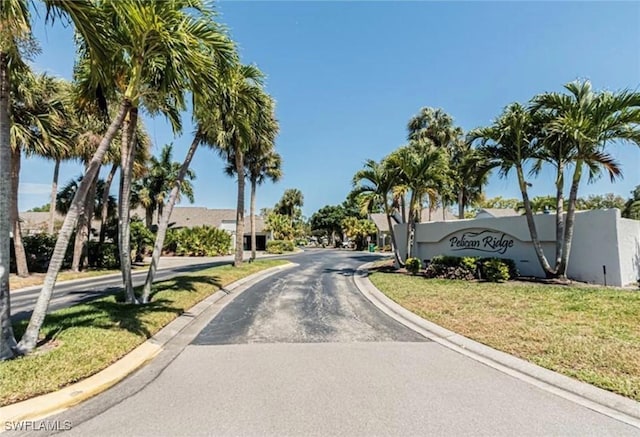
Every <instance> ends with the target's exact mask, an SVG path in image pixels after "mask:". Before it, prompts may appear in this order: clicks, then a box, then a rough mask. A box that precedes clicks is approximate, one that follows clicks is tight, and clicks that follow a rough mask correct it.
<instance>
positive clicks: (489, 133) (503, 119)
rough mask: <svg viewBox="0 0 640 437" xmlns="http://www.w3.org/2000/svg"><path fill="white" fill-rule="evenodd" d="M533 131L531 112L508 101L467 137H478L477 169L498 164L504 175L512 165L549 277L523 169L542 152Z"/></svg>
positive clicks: (540, 260) (487, 169)
mask: <svg viewBox="0 0 640 437" xmlns="http://www.w3.org/2000/svg"><path fill="white" fill-rule="evenodd" d="M536 135H537V132H536V130H535V127H534V124H533V121H532V117H531V113H530V112H529V111H527V109H526V108H525V107H524V106H522V105H520V104H519V103H512V104H511V105H509V106H507V107H506V108H505V110H504V112H503V113H502V115H500V117H498V118H497V119H496V120H495V121H494V123H493V124H492V125H491V126H489V127H484V128H479V129H474V130H473V131H471V132H470V134H469V139H470V140H471V141H476V140H479V141H480V144H481V145H480V148H479V152H480V154H481V155H482V157H483V160H484V161H485V165H484V166H483V168H481V169H480V172H481V173H487V172H488V171H490V170H491V169H493V168H498V175H499V176H500V177H506V176H507V175H508V174H509V172H510V171H511V170H512V169H515V171H516V175H517V180H518V186H519V188H520V192H521V194H522V200H523V206H524V209H525V216H526V219H527V226H528V227H529V233H530V234H531V241H532V243H533V247H534V249H535V252H536V256H537V257H538V261H539V262H540V265H541V266H542V269H543V271H544V272H545V275H546V276H547V277H551V276H553V274H554V270H553V269H552V267H551V266H550V265H549V262H548V260H547V258H546V257H545V254H544V252H543V251H542V245H541V244H540V240H539V238H538V231H537V229H536V225H535V222H534V220H533V211H532V209H531V201H530V200H529V193H528V187H529V186H530V183H529V182H528V181H527V180H526V178H525V170H524V166H525V165H526V164H527V163H528V162H531V161H533V160H535V159H538V158H539V157H540V156H541V155H542V152H541V148H540V144H539V142H538V141H537V136H536Z"/></svg>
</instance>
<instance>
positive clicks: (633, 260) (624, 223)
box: [617, 218, 640, 285]
mask: <svg viewBox="0 0 640 437" xmlns="http://www.w3.org/2000/svg"><path fill="white" fill-rule="evenodd" d="M617 230H618V241H619V243H620V245H619V248H620V251H619V257H620V276H621V282H622V284H623V285H629V284H637V283H638V280H639V279H640V221H638V220H630V219H625V218H623V219H619V220H618V229H617Z"/></svg>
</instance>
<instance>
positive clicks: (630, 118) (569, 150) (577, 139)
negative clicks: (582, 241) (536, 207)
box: [532, 80, 640, 279]
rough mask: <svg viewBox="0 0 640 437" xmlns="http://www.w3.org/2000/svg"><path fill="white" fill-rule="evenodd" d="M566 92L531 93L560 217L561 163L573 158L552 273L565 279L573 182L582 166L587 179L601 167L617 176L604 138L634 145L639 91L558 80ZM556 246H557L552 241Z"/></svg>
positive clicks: (639, 135) (639, 141)
mask: <svg viewBox="0 0 640 437" xmlns="http://www.w3.org/2000/svg"><path fill="white" fill-rule="evenodd" d="M564 88H565V90H566V91H567V92H568V93H555V92H552V93H545V94H541V95H539V96H536V97H534V99H533V101H532V111H533V113H534V114H535V115H536V116H539V117H540V118H541V120H542V134H541V137H542V144H543V146H544V152H545V154H544V155H543V156H542V159H544V160H546V161H547V162H551V163H552V164H553V165H554V166H555V167H556V174H557V176H556V181H557V186H558V188H559V189H558V193H557V201H558V206H557V210H556V214H557V217H558V221H561V214H562V203H561V202H562V194H563V193H562V191H561V189H560V186H561V185H562V184H563V182H564V169H565V167H566V165H567V164H573V166H574V171H573V175H572V178H571V187H570V190H569V201H568V207H567V214H566V218H565V219H564V229H563V234H564V235H563V236H562V237H563V238H562V239H561V240H560V238H559V235H558V234H560V233H561V232H560V231H558V233H557V236H558V241H557V242H556V245H561V248H560V250H557V253H558V252H559V253H560V256H559V258H558V259H557V261H558V262H557V265H556V268H555V269H554V276H556V277H559V278H562V279H566V274H567V265H568V261H569V255H570V252H571V241H572V238H573V229H574V223H575V211H576V201H577V198H578V187H579V185H580V181H581V179H582V175H583V172H584V171H585V170H586V171H588V176H589V182H591V181H593V180H595V179H597V178H598V177H600V175H601V174H602V173H603V172H606V173H607V174H608V175H609V177H610V179H611V181H614V180H615V179H616V178H618V177H621V176H622V171H621V169H620V167H619V165H618V163H617V162H615V160H614V159H613V157H612V156H611V155H610V154H609V153H607V152H606V146H607V145H608V144H609V143H610V142H612V141H613V142H615V141H620V142H629V143H633V144H636V145H640V127H638V126H639V124H640V93H638V92H635V91H630V90H623V91H620V92H615V93H614V92H609V91H603V92H594V91H593V89H592V86H591V82H589V81H588V80H577V81H574V82H570V83H568V84H566V85H565V86H564ZM556 247H557V246H556Z"/></svg>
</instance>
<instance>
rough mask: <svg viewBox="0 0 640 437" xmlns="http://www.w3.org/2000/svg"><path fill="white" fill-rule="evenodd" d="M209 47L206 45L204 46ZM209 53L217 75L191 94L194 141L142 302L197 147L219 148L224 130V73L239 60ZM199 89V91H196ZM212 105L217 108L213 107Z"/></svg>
mask: <svg viewBox="0 0 640 437" xmlns="http://www.w3.org/2000/svg"><path fill="white" fill-rule="evenodd" d="M229 44H230V47H231V48H233V44H232V43H231V42H229ZM205 49H206V48H205ZM208 55H209V56H210V57H211V61H212V63H213V65H214V66H213V68H212V69H211V71H212V72H213V74H214V77H213V79H212V80H211V81H209V82H208V86H202V87H193V88H194V92H193V94H192V96H193V101H192V106H193V118H194V121H195V122H196V126H197V127H196V131H195V134H194V136H193V140H192V141H191V145H190V146H189V149H188V150H187V154H186V155H185V158H184V160H183V162H182V165H181V166H180V170H179V171H178V175H177V176H176V178H175V181H174V183H173V187H172V188H171V192H170V193H169V199H168V201H167V204H166V205H165V207H164V209H163V211H162V214H161V215H159V216H158V231H157V232H156V241H155V243H154V245H153V252H152V254H151V264H150V265H149V270H148V271H147V278H146V280H145V283H144V287H143V289H142V302H143V303H147V302H149V297H150V296H151V285H152V284H153V280H154V278H155V274H156V271H157V268H158V262H159V261H160V254H161V252H162V247H163V245H164V239H165V237H166V234H167V228H168V227H169V219H170V217H171V213H172V212H173V207H174V205H175V203H176V201H177V199H178V196H179V194H180V189H181V187H182V184H183V182H184V179H185V177H186V175H187V173H188V172H189V166H190V165H191V161H192V160H193V157H194V156H195V153H196V150H197V149H198V147H199V146H200V144H201V143H203V144H206V145H208V146H210V147H213V148H216V149H217V148H218V144H219V140H220V134H221V115H222V114H223V112H221V111H220V110H219V109H218V108H220V107H222V102H223V101H224V100H225V99H228V96H229V94H230V93H229V91H228V89H227V87H228V85H229V81H228V79H227V77H226V76H225V72H226V70H227V69H229V68H235V67H233V65H235V64H236V63H237V62H238V59H237V55H236V56H231V57H229V56H226V55H225V56H221V51H220V50H218V49H216V48H215V47H213V48H209V53H208ZM254 72H255V74H256V75H257V76H259V77H261V74H260V73H259V71H258V70H257V69H256V70H254ZM196 90H197V91H196ZM211 108H214V110H213V111H212V110H211Z"/></svg>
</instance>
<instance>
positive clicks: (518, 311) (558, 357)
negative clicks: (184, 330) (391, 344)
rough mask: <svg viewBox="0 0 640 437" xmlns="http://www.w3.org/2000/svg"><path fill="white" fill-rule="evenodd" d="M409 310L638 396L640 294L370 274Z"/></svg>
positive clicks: (511, 351) (550, 366) (537, 361)
mask: <svg viewBox="0 0 640 437" xmlns="http://www.w3.org/2000/svg"><path fill="white" fill-rule="evenodd" d="M370 279H371V281H372V282H373V284H374V285H375V286H376V287H377V288H378V289H379V290H381V291H382V292H383V293H385V294H386V295H387V296H388V297H390V298H391V299H393V300H394V301H395V302H397V303H399V304H400V305H402V306H403V307H405V308H407V309H408V310H410V311H412V312H414V313H415V314H418V315H419V316H421V317H423V318H425V319H427V320H429V321H431V322H434V323H436V324H438V325H440V326H442V327H444V328H447V329H449V330H451V331H454V332H456V333H458V334H462V335H464V336H465V337H468V338H471V339H473V340H476V341H478V342H480V343H483V344H486V345H488V346H491V347H493V348H495V349H499V350H501V351H504V352H507V353H509V354H511V355H515V356H517V357H520V358H523V359H525V360H528V361H531V362H533V363H535V364H538V365H540V366H542V367H546V368H547V369H551V370H554V371H556V372H559V373H563V374H565V375H568V376H571V377H574V378H576V379H579V380H581V381H584V382H588V383H590V384H593V385H596V386H598V387H601V388H604V389H606V390H610V391H613V392H615V393H618V394H621V395H623V396H627V397H629V398H632V399H635V400H636V401H640V323H639V322H640V293H639V292H637V291H625V290H619V289H612V288H601V287H591V286H583V287H579V286H570V287H567V286H551V285H540V284H527V283H519V282H506V283H501V284H492V283H480V282H466V281H451V280H437V279H425V278H423V277H417V276H416V277H412V276H406V275H401V274H394V273H381V272H377V273H373V274H372V275H371V276H370Z"/></svg>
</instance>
